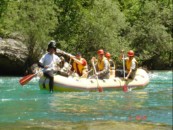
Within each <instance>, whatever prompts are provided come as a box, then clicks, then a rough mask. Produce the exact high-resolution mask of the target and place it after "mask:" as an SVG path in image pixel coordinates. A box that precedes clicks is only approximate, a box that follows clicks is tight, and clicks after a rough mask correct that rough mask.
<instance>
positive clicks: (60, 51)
mask: <svg viewBox="0 0 173 130" xmlns="http://www.w3.org/2000/svg"><path fill="white" fill-rule="evenodd" d="M56 52H57V53H62V54H64V55H67V56H69V57H75V56H73V55H72V54H70V53H67V52H65V51H63V50H60V49H56Z"/></svg>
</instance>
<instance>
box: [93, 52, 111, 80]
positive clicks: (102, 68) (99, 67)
mask: <svg viewBox="0 0 173 130" xmlns="http://www.w3.org/2000/svg"><path fill="white" fill-rule="evenodd" d="M97 56H98V60H97V59H96V58H95V57H92V59H91V62H92V63H94V62H96V64H95V68H96V74H95V75H96V76H98V78H99V79H108V78H109V76H110V70H109V62H108V60H107V58H106V57H105V55H104V50H102V49H100V50H98V51H97Z"/></svg>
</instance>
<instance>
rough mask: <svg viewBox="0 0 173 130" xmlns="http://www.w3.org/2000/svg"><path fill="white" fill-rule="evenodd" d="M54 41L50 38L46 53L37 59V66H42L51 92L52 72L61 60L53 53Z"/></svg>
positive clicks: (54, 50)
mask: <svg viewBox="0 0 173 130" xmlns="http://www.w3.org/2000/svg"><path fill="white" fill-rule="evenodd" d="M55 52H56V42H55V41H54V40H51V41H50V42H49V43H48V48H47V53H46V54H44V55H43V56H42V57H41V59H40V60H39V63H38V66H39V67H41V68H43V73H44V76H45V77H47V78H48V79H49V90H50V92H51V93H52V92H53V83H54V73H55V72H56V71H58V70H57V65H58V64H59V63H60V62H61V59H60V58H59V57H58V56H57V55H56V54H55Z"/></svg>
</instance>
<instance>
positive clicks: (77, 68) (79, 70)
mask: <svg viewBox="0 0 173 130" xmlns="http://www.w3.org/2000/svg"><path fill="white" fill-rule="evenodd" d="M82 60H85V59H84V58H81V59H80V61H82ZM86 66H87V65H85V66H83V65H81V64H77V63H76V62H75V61H74V62H73V69H74V70H75V71H76V73H77V74H78V75H79V76H82V71H83V69H86Z"/></svg>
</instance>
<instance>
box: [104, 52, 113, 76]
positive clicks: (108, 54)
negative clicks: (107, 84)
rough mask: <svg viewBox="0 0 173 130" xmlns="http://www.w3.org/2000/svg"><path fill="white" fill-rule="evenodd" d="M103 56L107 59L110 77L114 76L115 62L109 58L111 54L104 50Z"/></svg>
mask: <svg viewBox="0 0 173 130" xmlns="http://www.w3.org/2000/svg"><path fill="white" fill-rule="evenodd" d="M105 57H106V58H107V60H108V61H109V68H110V77H115V62H114V61H113V60H112V59H111V54H110V53H109V52H106V54H105Z"/></svg>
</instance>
